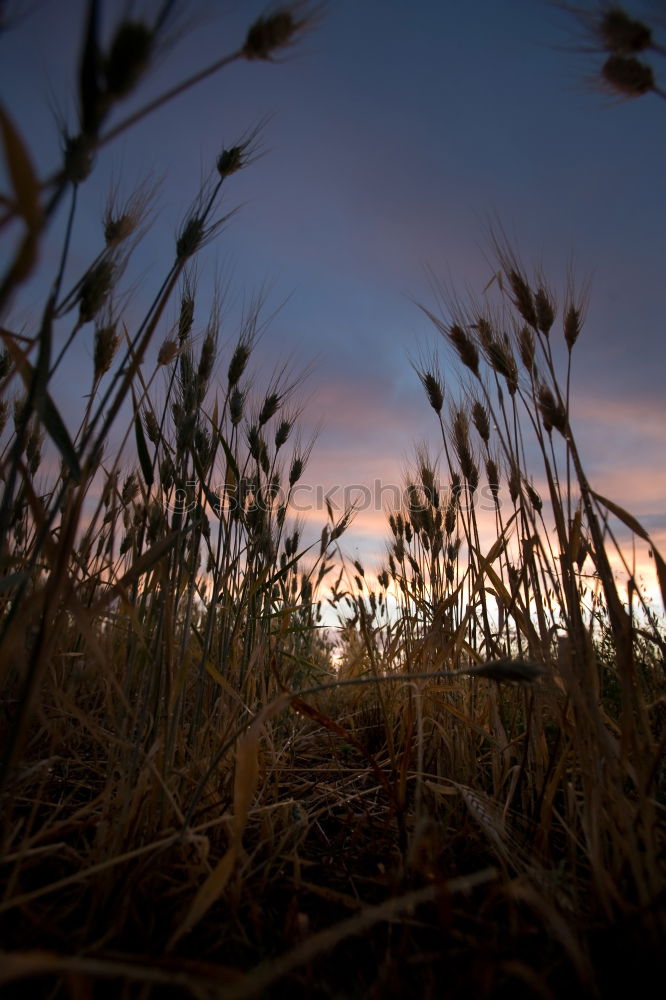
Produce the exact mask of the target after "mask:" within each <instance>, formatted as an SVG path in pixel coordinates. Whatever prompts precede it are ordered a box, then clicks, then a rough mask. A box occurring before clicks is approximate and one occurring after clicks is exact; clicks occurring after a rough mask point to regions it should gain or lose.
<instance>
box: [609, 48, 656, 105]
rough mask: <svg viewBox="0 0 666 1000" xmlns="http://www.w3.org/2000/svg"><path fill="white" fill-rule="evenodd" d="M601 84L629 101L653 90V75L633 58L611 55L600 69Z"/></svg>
mask: <svg viewBox="0 0 666 1000" xmlns="http://www.w3.org/2000/svg"><path fill="white" fill-rule="evenodd" d="M601 79H602V82H603V83H604V84H605V85H606V86H607V87H608V88H609V89H610V90H612V91H615V92H617V93H620V94H621V95H622V96H623V97H626V98H627V99H628V100H631V99H632V98H634V97H642V96H643V94H647V93H649V92H650V91H651V90H654V89H655V81H654V73H653V72H652V69H651V67H650V66H648V65H647V63H644V62H641V60H640V59H636V57H635V56H620V55H611V56H609V57H608V59H607V60H606V62H605V63H604V64H603V66H602V67H601Z"/></svg>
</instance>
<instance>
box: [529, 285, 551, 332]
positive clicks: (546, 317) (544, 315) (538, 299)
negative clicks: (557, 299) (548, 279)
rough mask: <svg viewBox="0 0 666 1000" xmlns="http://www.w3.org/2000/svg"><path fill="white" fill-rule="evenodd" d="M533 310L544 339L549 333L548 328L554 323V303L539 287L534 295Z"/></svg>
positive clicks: (544, 290)
mask: <svg viewBox="0 0 666 1000" xmlns="http://www.w3.org/2000/svg"><path fill="white" fill-rule="evenodd" d="M534 308H535V310H536V320H537V326H538V328H539V330H540V331H541V333H543V334H544V335H545V336H546V337H547V336H548V334H549V333H550V328H551V326H552V325H553V323H554V321H555V303H554V302H553V300H552V298H551V297H550V295H549V294H548V292H547V291H546V289H545V288H543V287H542V286H541V285H540V286H539V288H537V290H536V293H535V295H534Z"/></svg>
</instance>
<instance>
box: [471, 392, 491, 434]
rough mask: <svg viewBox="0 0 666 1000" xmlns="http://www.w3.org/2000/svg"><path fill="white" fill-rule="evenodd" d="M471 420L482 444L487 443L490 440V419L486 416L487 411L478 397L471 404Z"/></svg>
mask: <svg viewBox="0 0 666 1000" xmlns="http://www.w3.org/2000/svg"><path fill="white" fill-rule="evenodd" d="M472 422H473V424H474V426H475V427H476V429H477V431H478V433H479V437H480V438H481V440H482V441H483V442H484V444H488V441H489V440H490V420H489V418H488V411H487V410H486V408H485V406H484V405H483V403H482V402H480V400H478V399H477V400H475V401H474V405H473V406H472Z"/></svg>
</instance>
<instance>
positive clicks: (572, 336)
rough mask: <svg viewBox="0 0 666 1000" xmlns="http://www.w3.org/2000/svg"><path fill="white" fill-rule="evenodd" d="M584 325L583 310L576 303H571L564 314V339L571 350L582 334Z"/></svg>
mask: <svg viewBox="0 0 666 1000" xmlns="http://www.w3.org/2000/svg"><path fill="white" fill-rule="evenodd" d="M582 326H583V316H582V313H581V310H580V309H579V308H577V307H576V306H575V305H570V306H569V307H568V309H567V311H566V313H565V314H564V339H565V341H566V345H567V347H568V348H569V350H570V351H571V350H572V349H573V346H574V344H575V343H576V341H577V340H578V337H579V336H580V331H581V329H582Z"/></svg>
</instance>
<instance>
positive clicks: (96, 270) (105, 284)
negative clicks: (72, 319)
mask: <svg viewBox="0 0 666 1000" xmlns="http://www.w3.org/2000/svg"><path fill="white" fill-rule="evenodd" d="M115 273H116V266H115V264H114V262H113V261H112V260H111V259H110V258H108V257H105V258H103V259H102V260H100V261H99V263H98V264H96V265H95V266H94V267H92V268H91V269H90V270H89V271H88V272H87V273H86V275H85V277H84V278H83V281H82V282H81V288H80V291H79V321H80V322H81V323H88V322H90V320H91V319H94V318H95V316H96V315H97V313H98V312H99V311H100V309H101V308H102V306H103V305H104V303H105V302H106V300H107V298H108V296H109V292H110V291H111V288H112V286H113V279H114V277H115Z"/></svg>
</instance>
